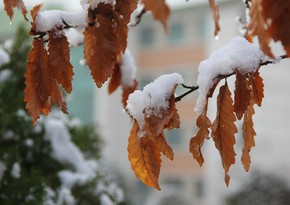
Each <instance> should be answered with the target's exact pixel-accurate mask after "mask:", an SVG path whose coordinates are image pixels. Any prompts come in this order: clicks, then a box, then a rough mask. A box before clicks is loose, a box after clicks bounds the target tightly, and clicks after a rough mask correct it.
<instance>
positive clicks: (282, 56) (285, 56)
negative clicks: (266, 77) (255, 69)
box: [260, 54, 288, 66]
mask: <svg viewBox="0 0 290 205" xmlns="http://www.w3.org/2000/svg"><path fill="white" fill-rule="evenodd" d="M279 58H280V59H281V60H282V59H285V58H288V57H287V55H286V54H285V55H281V56H279ZM275 63H277V62H276V61H265V62H262V63H260V66H264V65H268V64H275Z"/></svg>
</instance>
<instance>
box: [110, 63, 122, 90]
mask: <svg viewBox="0 0 290 205" xmlns="http://www.w3.org/2000/svg"><path fill="white" fill-rule="evenodd" d="M121 77H122V74H121V69H120V64H119V63H115V68H114V71H113V75H112V77H111V79H110V82H109V85H108V92H109V94H112V93H113V92H115V90H117V88H118V87H119V86H120V85H121Z"/></svg>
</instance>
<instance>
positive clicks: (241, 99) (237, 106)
mask: <svg viewBox="0 0 290 205" xmlns="http://www.w3.org/2000/svg"><path fill="white" fill-rule="evenodd" d="M250 100H251V96H250V90H249V89H248V87H247V75H246V74H245V75H242V74H241V73H240V72H239V71H238V70H237V71H236V88H235V103H234V111H235V113H236V116H237V118H238V119H239V120H240V119H241V118H242V117H243V114H244V113H245V111H246V110H247V107H248V105H249V104H250Z"/></svg>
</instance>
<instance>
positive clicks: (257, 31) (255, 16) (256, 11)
mask: <svg viewBox="0 0 290 205" xmlns="http://www.w3.org/2000/svg"><path fill="white" fill-rule="evenodd" d="M251 3H252V5H251V10H250V17H251V21H250V23H249V25H248V30H249V32H248V34H249V35H250V36H251V37H253V36H258V39H259V43H260V46H261V49H262V50H263V52H264V53H265V54H266V55H268V56H269V57H271V58H273V57H274V56H273V54H272V52H271V48H270V46H269V43H270V36H269V34H268V33H267V32H266V29H267V28H266V24H265V21H264V16H263V8H262V5H261V3H262V0H255V1H252V2H251Z"/></svg>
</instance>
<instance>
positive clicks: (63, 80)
mask: <svg viewBox="0 0 290 205" xmlns="http://www.w3.org/2000/svg"><path fill="white" fill-rule="evenodd" d="M48 52H49V56H48V59H49V63H50V66H51V71H52V73H53V77H54V78H55V79H56V80H57V81H58V83H60V84H62V86H63V88H64V89H65V90H66V92H68V93H71V91H72V83H71V81H72V76H73V74H74V73H73V66H72V64H71V63H70V49H69V43H68V41H67V38H66V36H65V35H63V34H61V35H60V36H56V35H55V34H54V33H53V32H50V33H49V45H48Z"/></svg>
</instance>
